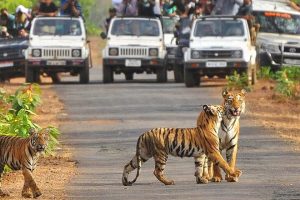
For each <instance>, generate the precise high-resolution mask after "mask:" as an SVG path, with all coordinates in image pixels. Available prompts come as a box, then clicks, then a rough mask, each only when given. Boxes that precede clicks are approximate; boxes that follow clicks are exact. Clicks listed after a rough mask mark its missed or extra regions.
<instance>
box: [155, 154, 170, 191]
mask: <svg viewBox="0 0 300 200" xmlns="http://www.w3.org/2000/svg"><path fill="white" fill-rule="evenodd" d="M167 159H168V156H167V155H164V156H161V155H160V156H158V155H156V156H154V161H155V170H154V172H153V174H154V176H155V177H156V178H157V179H158V180H159V181H160V182H162V183H163V184H165V185H174V184H175V182H174V181H173V180H169V179H168V178H167V177H166V176H165V175H164V170H165V167H166V162H167Z"/></svg>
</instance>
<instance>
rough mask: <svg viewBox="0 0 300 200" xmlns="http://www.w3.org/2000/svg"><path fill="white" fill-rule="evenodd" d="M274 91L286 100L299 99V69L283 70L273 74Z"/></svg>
mask: <svg viewBox="0 0 300 200" xmlns="http://www.w3.org/2000/svg"><path fill="white" fill-rule="evenodd" d="M275 80H276V87H275V90H276V92H278V93H279V94H281V95H283V96H285V97H288V98H293V99H296V98H299V92H300V91H299V84H300V69H299V68H298V67H289V68H283V69H282V70H280V71H278V72H276V74H275Z"/></svg>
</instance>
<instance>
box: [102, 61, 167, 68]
mask: <svg viewBox="0 0 300 200" xmlns="http://www.w3.org/2000/svg"><path fill="white" fill-rule="evenodd" d="M126 60H127V59H126V58H104V59H103V64H104V65H106V66H110V67H112V68H114V69H115V68H120V69H124V70H133V69H141V68H142V69H145V68H154V69H155V68H161V67H164V66H165V59H161V58H153V59H140V58H128V60H140V61H141V66H135V67H134V66H126Z"/></svg>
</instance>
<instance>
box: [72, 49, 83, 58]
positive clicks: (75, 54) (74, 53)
mask: <svg viewBox="0 0 300 200" xmlns="http://www.w3.org/2000/svg"><path fill="white" fill-rule="evenodd" d="M72 57H76V58H78V57H81V49H73V50H72Z"/></svg>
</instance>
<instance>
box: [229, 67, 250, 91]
mask: <svg viewBox="0 0 300 200" xmlns="http://www.w3.org/2000/svg"><path fill="white" fill-rule="evenodd" d="M226 80H227V88H228V89H230V90H233V89H236V90H240V89H245V90H248V91H249V90H251V88H250V86H249V84H248V75H247V74H246V73H243V74H241V75H240V74H238V73H237V72H236V71H234V73H233V75H230V76H226Z"/></svg>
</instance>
